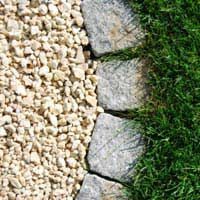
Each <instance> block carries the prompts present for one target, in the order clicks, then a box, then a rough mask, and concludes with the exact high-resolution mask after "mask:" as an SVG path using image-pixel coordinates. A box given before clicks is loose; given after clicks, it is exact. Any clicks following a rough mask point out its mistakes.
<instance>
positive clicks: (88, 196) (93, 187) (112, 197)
mask: <svg viewBox="0 0 200 200" xmlns="http://www.w3.org/2000/svg"><path fill="white" fill-rule="evenodd" d="M121 189H122V185H121V184H119V183H115V182H112V181H108V180H106V179H103V178H100V177H98V176H96V175H90V174H87V175H86V176H85V179H84V181H83V184H82V187H81V190H80V192H79V194H78V196H77V198H76V200H125V197H123V195H122V192H121ZM126 200H127V199H126Z"/></svg>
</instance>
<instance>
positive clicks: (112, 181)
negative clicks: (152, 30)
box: [76, 0, 147, 200]
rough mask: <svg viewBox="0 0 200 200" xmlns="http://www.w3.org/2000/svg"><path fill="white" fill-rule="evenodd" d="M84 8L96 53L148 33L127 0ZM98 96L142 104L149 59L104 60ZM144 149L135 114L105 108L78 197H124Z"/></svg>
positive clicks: (123, 106) (121, 106) (105, 101)
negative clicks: (132, 117) (133, 120)
mask: <svg viewBox="0 0 200 200" xmlns="http://www.w3.org/2000/svg"><path fill="white" fill-rule="evenodd" d="M82 12H83V16H84V21H85V26H86V30H87V32H88V35H89V39H90V44H91V47H92V51H93V53H94V54H95V56H97V57H98V56H101V55H104V54H106V53H112V52H115V51H116V50H120V49H123V48H127V47H136V46H137V45H139V44H140V43H141V41H142V39H143V38H144V32H143V31H142V29H141V26H140V24H139V20H138V18H137V16H136V15H135V14H134V13H133V12H132V10H131V8H130V7H129V5H128V3H127V2H126V0H109V1H105V0H83V3H82ZM96 73H97V76H98V77H99V83H98V89H97V92H98V101H99V105H100V106H101V107H103V108H104V109H105V112H106V111H120V112H121V111H126V110H128V109H132V108H137V107H139V106H141V105H142V104H143V103H144V101H145V99H146V96H147V89H146V88H147V87H146V85H145V75H146V70H145V62H143V61H139V59H133V60H130V61H125V62H123V61H113V62H106V63H102V64H99V66H98V68H97V72H96ZM143 150H144V143H143V140H142V137H141V135H140V129H139V127H137V126H135V127H134V128H133V129H132V128H131V127H129V120H128V119H122V118H120V117H116V116H113V115H111V114H106V113H102V114H100V115H99V116H98V118H97V122H96V125H95V128H94V131H93V136H92V141H91V144H90V147H89V152H88V157H87V161H88V164H89V172H88V174H87V175H86V176H85V179H84V182H83V185H82V187H81V190H80V192H79V194H78V196H77V198H76V199H77V200H111V199H112V200H119V199H123V195H122V192H121V190H120V189H121V188H122V184H120V183H123V182H126V181H129V180H130V179H131V178H132V175H133V174H134V173H133V172H134V165H135V164H136V162H137V160H138V158H139V157H140V156H141V154H142V153H143Z"/></svg>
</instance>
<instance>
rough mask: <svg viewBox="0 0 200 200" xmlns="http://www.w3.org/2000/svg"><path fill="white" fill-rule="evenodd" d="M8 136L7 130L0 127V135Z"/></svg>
mask: <svg viewBox="0 0 200 200" xmlns="http://www.w3.org/2000/svg"><path fill="white" fill-rule="evenodd" d="M4 136H7V132H6V130H5V129H4V128H3V127H0V137H4Z"/></svg>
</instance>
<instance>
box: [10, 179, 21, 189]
mask: <svg viewBox="0 0 200 200" xmlns="http://www.w3.org/2000/svg"><path fill="white" fill-rule="evenodd" d="M9 182H10V184H11V185H12V186H13V187H14V188H17V189H20V188H21V187H22V185H21V184H20V182H19V180H18V179H16V178H14V177H10V178H9Z"/></svg>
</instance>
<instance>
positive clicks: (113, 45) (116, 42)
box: [82, 0, 144, 56]
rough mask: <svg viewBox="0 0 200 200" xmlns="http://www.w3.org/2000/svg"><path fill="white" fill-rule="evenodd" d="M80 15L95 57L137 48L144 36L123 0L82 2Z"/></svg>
mask: <svg viewBox="0 0 200 200" xmlns="http://www.w3.org/2000/svg"><path fill="white" fill-rule="evenodd" d="M82 12H83V16H84V20H85V26H86V29H87V32H88V35H89V39H90V43H91V46H92V49H93V52H94V54H95V55H96V56H101V55H103V54H106V53H110V52H114V51H117V50H120V49H123V48H127V47H135V46H137V45H139V44H140V43H141V41H142V39H143V38H144V33H143V32H142V30H141V26H140V23H139V20H138V17H137V16H136V15H135V14H134V13H133V11H132V9H131V8H130V5H128V2H127V1H126V0H109V1H108V0H83V3H82Z"/></svg>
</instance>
